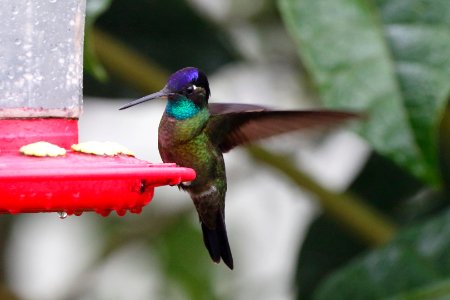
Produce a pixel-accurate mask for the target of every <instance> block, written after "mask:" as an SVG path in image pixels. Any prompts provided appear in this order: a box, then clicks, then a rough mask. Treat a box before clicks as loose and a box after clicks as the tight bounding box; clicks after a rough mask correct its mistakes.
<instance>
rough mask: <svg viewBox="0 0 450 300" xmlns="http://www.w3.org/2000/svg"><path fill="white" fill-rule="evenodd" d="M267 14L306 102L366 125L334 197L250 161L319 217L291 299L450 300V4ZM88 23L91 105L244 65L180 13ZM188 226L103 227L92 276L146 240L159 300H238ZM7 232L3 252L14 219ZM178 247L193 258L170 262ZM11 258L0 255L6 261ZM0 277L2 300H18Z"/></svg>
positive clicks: (163, 5) (333, 2) (137, 11)
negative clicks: (182, 70) (350, 176)
mask: <svg viewBox="0 0 450 300" xmlns="http://www.w3.org/2000/svg"><path fill="white" fill-rule="evenodd" d="M263 2H264V5H265V8H264V9H263V10H261V13H260V14H259V15H258V16H253V17H252V18H253V19H252V20H249V22H251V23H252V24H253V25H254V26H255V27H258V26H259V27H261V28H263V27H264V26H267V24H278V25H281V26H284V27H285V31H286V32H287V34H289V36H290V37H291V39H292V41H293V45H294V46H293V47H295V49H294V50H295V51H296V52H297V53H298V56H297V57H296V58H295V61H293V62H292V63H293V65H295V66H297V69H298V72H299V73H303V74H304V75H305V76H306V78H307V79H306V81H307V84H309V85H310V86H311V91H312V93H313V94H314V95H315V96H316V98H318V99H319V100H320V102H321V103H322V104H323V105H324V106H325V107H330V108H341V109H352V110H357V111H361V112H364V113H365V119H364V120H363V121H362V122H360V123H361V124H360V125H359V126H358V128H355V130H356V131H357V132H358V133H359V134H360V135H361V136H362V137H364V139H365V140H366V141H367V143H368V144H369V145H370V146H371V147H372V148H373V153H372V155H371V157H370V158H369V159H368V161H367V163H366V165H365V167H364V168H363V170H362V171H361V173H360V174H359V175H358V176H357V178H356V179H355V180H354V182H353V184H352V185H351V186H350V188H349V190H348V191H346V192H344V193H342V194H337V193H334V192H332V191H328V190H326V189H325V188H323V187H321V186H320V185H318V184H317V183H316V182H314V181H313V180H311V179H310V178H309V177H308V175H307V174H303V173H302V172H301V170H297V169H295V167H294V169H292V166H285V165H282V164H279V163H278V162H277V161H280V159H279V158H280V156H278V155H279V154H275V153H271V152H269V151H266V150H264V149H260V148H252V149H250V150H249V153H250V155H251V156H252V157H253V158H254V159H255V160H256V161H259V162H262V163H265V164H268V165H269V166H271V167H273V168H275V169H276V170H278V171H279V172H281V173H282V174H284V175H285V176H286V180H292V181H293V182H294V183H295V184H297V185H298V186H299V187H300V188H302V189H305V190H307V191H309V192H311V193H312V194H314V195H316V196H317V199H318V201H319V203H320V204H321V205H322V208H323V214H322V215H320V216H319V217H318V218H317V219H316V220H314V222H313V223H312V224H311V226H310V228H309V230H308V234H307V236H306V239H305V241H304V243H303V244H302V246H301V248H300V249H299V255H298V260H297V262H292V263H293V264H296V265H297V274H296V278H295V279H293V285H294V286H295V290H296V298H297V299H303V300H306V299H318V300H327V299H396V300H397V299H448V298H450V210H449V201H448V200H449V193H448V191H449V189H448V187H449V182H450V181H449V179H450V177H449V166H450V116H449V110H448V109H447V104H448V101H447V100H448V98H449V96H450V18H449V16H450V1H448V0H278V1H275V2H273V1H263ZM234 5H238V4H234ZM87 13H88V15H87V22H86V43H85V57H84V62H85V70H86V74H85V79H84V90H85V94H86V95H90V96H102V97H109V98H115V97H124V96H125V97H135V96H140V95H142V93H144V92H153V91H155V90H157V89H159V88H160V87H161V86H162V85H163V84H164V82H165V80H166V78H167V75H168V74H170V72H172V71H174V70H176V69H178V68H179V67H180V66H186V65H194V66H201V67H202V69H204V70H205V71H206V72H208V73H211V72H214V71H215V70H217V69H218V68H220V67H222V66H224V65H225V64H227V63H230V62H233V61H239V60H243V59H244V58H243V57H241V56H240V55H239V53H238V51H236V49H234V47H233V46H232V43H230V41H229V38H230V37H229V35H228V34H227V32H226V30H225V29H224V28H222V27H221V26H220V24H217V23H213V22H212V21H211V20H208V19H206V18H204V17H202V16H200V15H199V14H198V13H197V12H196V11H194V10H193V9H192V7H191V6H189V5H187V3H186V2H185V1H183V0H173V1H145V0H134V1H112V0H88V10H87ZM267 43H270V41H267ZM180 44H182V45H183V47H179V45H180ZM286 47H291V45H286ZM277 158H278V159H277ZM274 176H276V175H274ZM190 213H191V211H190V210H189V211H179V212H177V214H175V215H174V214H172V215H161V214H158V215H149V216H148V217H146V218H137V219H133V220H130V219H126V218H108V219H105V222H103V223H104V224H103V226H104V228H103V229H104V233H105V236H106V238H105V241H106V242H105V245H104V249H103V251H102V252H101V254H100V255H99V257H98V259H97V261H96V262H95V264H94V265H93V266H92V268H94V267H95V266H98V265H101V264H102V263H103V262H104V261H105V260H106V259H107V258H108V257H109V256H110V255H111V254H112V253H114V252H115V251H117V250H118V249H120V248H121V247H123V246H124V245H126V244H127V243H129V242H130V241H135V240H143V241H145V242H146V245H147V246H148V247H149V248H152V249H153V250H155V253H156V255H157V256H158V261H159V262H160V268H161V272H162V273H163V274H162V276H164V278H166V281H165V282H167V286H166V287H161V298H163V299H170V298H172V297H173V296H174V295H176V293H177V291H178V290H181V291H182V293H183V295H185V296H186V298H189V299H219V298H228V297H229V298H233V292H232V291H230V292H229V293H225V294H224V293H221V294H219V293H218V292H217V289H216V288H215V280H217V277H215V276H214V274H215V273H214V272H213V270H212V266H211V264H210V262H209V260H208V259H207V257H206V255H202V254H204V250H203V249H202V247H203V245H202V241H201V236H200V234H199V231H198V228H197V226H196V224H193V223H192V222H191V214H190ZM149 214H151V212H150V213H149ZM1 222H2V223H3V224H2V226H1V228H2V230H1V231H0V235H1V237H2V238H1V240H2V241H6V240H7V239H8V236H9V234H10V230H9V229H10V228H11V226H12V225H13V223H14V222H15V219H14V218H11V217H7V216H5V217H2V218H1ZM186 244H189V245H194V246H193V247H191V248H185V251H182V252H180V251H177V250H178V249H179V248H181V247H183V245H186ZM197 246H198V247H197ZM5 247H6V245H5V243H3V244H0V250H1V251H2V252H0V254H2V257H4V249H5ZM1 269H2V270H4V268H1ZM0 275H1V276H0V279H1V282H2V284H1V285H0V298H1V299H16V298H15V296H14V295H13V294H12V293H11V291H10V290H9V288H8V284H7V283H6V282H7V280H6V279H5V273H4V271H3V272H2V274H0ZM170 285H176V286H177V291H173V290H172V289H171V288H170V287H169V286H170Z"/></svg>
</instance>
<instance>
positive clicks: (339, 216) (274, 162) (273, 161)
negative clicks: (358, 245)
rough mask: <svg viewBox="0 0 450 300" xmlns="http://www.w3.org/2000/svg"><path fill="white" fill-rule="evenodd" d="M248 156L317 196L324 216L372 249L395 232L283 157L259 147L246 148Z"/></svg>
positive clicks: (377, 216)
mask: <svg viewBox="0 0 450 300" xmlns="http://www.w3.org/2000/svg"><path fill="white" fill-rule="evenodd" d="M247 149H248V152H249V153H250V155H251V156H252V157H253V158H254V159H256V160H257V161H259V162H263V163H265V164H267V165H269V166H271V167H273V168H275V169H277V170H278V171H280V172H282V173H283V174H284V175H286V176H287V177H289V178H290V179H291V180H292V181H294V182H295V183H296V184H297V185H298V186H299V187H301V188H302V189H304V190H306V191H308V192H309V193H311V194H313V195H315V196H316V199H317V201H318V202H319V203H320V205H321V206H322V209H323V210H324V212H325V213H326V214H328V215H329V216H331V217H333V218H334V219H335V220H336V221H337V222H338V223H340V224H342V225H343V227H345V228H346V229H347V230H348V231H349V232H350V233H352V234H353V235H354V236H356V237H358V238H359V239H361V240H363V241H364V242H365V243H368V244H369V245H371V246H378V245H382V244H384V243H386V242H387V241H389V240H390V239H391V238H392V237H393V235H394V234H395V232H396V226H395V225H394V224H393V223H392V221H390V220H389V219H388V218H387V217H386V216H383V215H382V214H380V213H379V212H378V211H376V210H375V209H373V208H371V207H369V206H368V205H365V204H364V203H363V202H362V201H361V200H359V199H357V198H355V197H353V196H351V195H349V194H345V193H343V194H337V193H335V192H332V191H330V190H327V189H326V188H324V187H323V186H321V185H319V184H318V183H317V182H315V181H314V180H313V179H312V178H310V177H309V176H308V175H306V174H305V173H303V172H301V171H300V170H298V169H297V168H296V167H295V165H294V164H293V163H292V161H290V160H289V159H286V157H284V156H282V155H279V154H275V153H272V152H269V151H267V150H265V149H263V148H261V147H258V146H250V147H248V148H247Z"/></svg>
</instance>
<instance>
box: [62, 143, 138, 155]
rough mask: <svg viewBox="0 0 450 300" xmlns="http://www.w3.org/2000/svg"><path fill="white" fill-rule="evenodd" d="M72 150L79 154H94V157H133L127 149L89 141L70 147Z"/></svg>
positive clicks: (118, 145)
mask: <svg viewBox="0 0 450 300" xmlns="http://www.w3.org/2000/svg"><path fill="white" fill-rule="evenodd" d="M71 148H72V150H73V151H76V152H81V153H87V154H94V155H106V156H114V155H119V154H125V155H129V156H134V153H133V152H131V151H130V150H129V149H128V148H126V147H124V146H122V145H120V144H117V143H113V142H97V141H90V142H84V143H79V144H74V145H72V147H71Z"/></svg>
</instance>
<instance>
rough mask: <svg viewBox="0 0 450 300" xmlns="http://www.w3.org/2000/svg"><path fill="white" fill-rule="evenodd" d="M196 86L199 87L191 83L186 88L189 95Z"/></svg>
mask: <svg viewBox="0 0 450 300" xmlns="http://www.w3.org/2000/svg"><path fill="white" fill-rule="evenodd" d="M196 88H197V87H196V86H195V85H190V86H188V87H187V88H186V94H188V95H190V94H192V93H193V92H194V91H195V89H196Z"/></svg>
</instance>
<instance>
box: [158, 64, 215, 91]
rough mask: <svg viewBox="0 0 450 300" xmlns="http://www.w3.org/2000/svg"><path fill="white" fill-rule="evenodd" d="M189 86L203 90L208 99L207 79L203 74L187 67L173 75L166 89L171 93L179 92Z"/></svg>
mask: <svg viewBox="0 0 450 300" xmlns="http://www.w3.org/2000/svg"><path fill="white" fill-rule="evenodd" d="M189 84H194V85H196V86H199V87H202V88H204V89H205V90H206V92H207V97H209V95H210V91H209V84H208V79H207V78H206V75H205V73H203V72H202V71H200V70H199V69H197V68H194V67H187V68H184V69H181V70H178V71H176V72H175V73H173V74H172V75H171V76H170V78H169V80H168V82H167V87H168V88H169V89H170V90H171V91H181V90H182V89H183V88H184V87H186V86H187V85H189Z"/></svg>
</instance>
